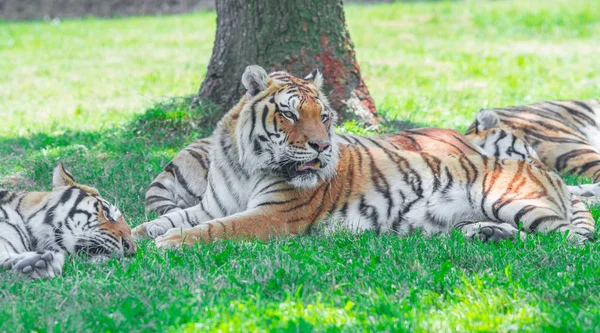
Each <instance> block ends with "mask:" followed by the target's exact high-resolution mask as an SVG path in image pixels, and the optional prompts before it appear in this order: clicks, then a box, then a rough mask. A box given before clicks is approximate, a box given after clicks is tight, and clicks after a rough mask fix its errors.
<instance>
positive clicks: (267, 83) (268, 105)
mask: <svg viewBox="0 0 600 333" xmlns="http://www.w3.org/2000/svg"><path fill="white" fill-rule="evenodd" d="M322 83H323V77H322V75H321V73H319V71H318V70H315V71H313V72H312V73H311V74H310V75H308V76H307V77H305V78H304V79H299V78H296V77H293V76H291V75H290V74H288V73H285V72H274V73H272V74H270V75H268V74H267V72H266V71H265V70H264V69H263V68H261V67H260V66H256V65H253V66H248V67H247V68H246V71H245V72H244V74H243V76H242V84H243V85H244V87H245V88H246V94H245V96H244V97H242V100H241V101H240V104H238V107H240V113H239V121H238V122H237V125H236V126H237V127H236V131H235V132H236V140H237V145H238V147H239V155H240V162H241V164H242V166H243V167H245V168H248V169H249V170H261V171H263V172H267V173H269V174H276V175H280V176H282V177H284V179H285V180H286V181H287V182H288V183H289V184H291V185H293V186H295V187H299V188H309V187H313V186H315V185H316V184H317V183H318V182H319V181H320V180H327V179H330V178H331V177H333V175H334V174H335V168H336V165H337V161H338V147H337V145H336V144H335V143H334V141H333V140H332V135H333V131H334V126H333V125H334V123H335V121H336V117H337V115H336V112H335V111H334V110H332V109H331V107H330V106H329V102H328V100H327V98H326V97H325V95H324V94H323V92H322V91H321V85H322Z"/></svg>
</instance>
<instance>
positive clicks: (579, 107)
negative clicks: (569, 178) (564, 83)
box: [466, 100, 600, 183]
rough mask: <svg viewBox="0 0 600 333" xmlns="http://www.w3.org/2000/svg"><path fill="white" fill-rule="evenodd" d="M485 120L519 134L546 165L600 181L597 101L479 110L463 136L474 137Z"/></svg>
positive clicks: (598, 107) (551, 102) (549, 102)
mask: <svg viewBox="0 0 600 333" xmlns="http://www.w3.org/2000/svg"><path fill="white" fill-rule="evenodd" d="M485 118H487V119H488V124H492V123H494V125H493V126H494V127H500V128H503V129H507V130H511V131H519V132H520V133H521V134H522V138H523V139H524V140H525V141H526V142H528V143H529V144H531V146H532V147H533V149H534V150H535V152H536V153H537V155H538V156H539V158H540V160H541V161H542V162H543V163H544V164H546V165H547V166H549V167H551V168H554V169H556V170H558V171H559V172H561V173H568V174H576V175H582V176H586V177H588V178H591V179H592V180H593V181H594V182H596V183H598V182H600V100H590V101H548V102H541V103H536V104H530V105H522V106H511V107H504V108H497V109H489V110H481V111H480V112H479V114H478V116H477V120H476V121H475V123H473V124H472V125H471V127H470V128H469V130H468V131H467V133H466V136H467V137H470V136H472V135H475V134H477V131H478V128H480V119H485Z"/></svg>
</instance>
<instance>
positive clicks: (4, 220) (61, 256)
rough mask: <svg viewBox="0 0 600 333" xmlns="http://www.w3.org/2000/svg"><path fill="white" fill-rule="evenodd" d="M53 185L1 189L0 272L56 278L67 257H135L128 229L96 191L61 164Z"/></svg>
mask: <svg viewBox="0 0 600 333" xmlns="http://www.w3.org/2000/svg"><path fill="white" fill-rule="evenodd" d="M52 183H53V187H54V188H53V190H52V191H51V192H11V191H7V190H0V267H3V268H8V269H11V270H12V271H14V272H16V273H20V274H23V275H26V276H30V277H32V278H34V279H40V278H53V277H56V276H58V275H60V274H61V273H62V268H63V265H64V262H65V254H67V253H71V254H74V253H82V252H83V253H87V254H88V255H90V256H92V257H94V256H107V255H112V254H117V255H121V254H125V255H134V254H135V243H134V241H133V238H132V237H131V230H130V228H129V226H128V225H127V223H125V220H124V219H123V217H122V216H121V213H120V212H119V210H118V209H117V208H116V207H115V206H113V205H111V204H109V203H108V202H107V201H106V200H104V199H103V198H102V197H101V196H100V194H99V193H98V191H97V190H96V189H94V188H91V187H88V186H85V185H80V184H77V183H76V182H75V180H74V179H73V176H72V175H71V174H70V173H69V172H67V171H66V170H65V169H64V167H63V166H62V164H60V163H59V164H58V165H57V166H56V168H55V169H54V173H53V177H52Z"/></svg>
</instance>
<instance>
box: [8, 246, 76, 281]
mask: <svg viewBox="0 0 600 333" xmlns="http://www.w3.org/2000/svg"><path fill="white" fill-rule="evenodd" d="M64 263H65V255H64V254H63V253H58V252H52V251H39V252H26V253H21V254H18V255H16V256H15V257H14V259H13V260H12V261H11V263H10V265H9V266H10V268H11V269H12V271H13V272H16V273H19V274H23V275H26V276H29V277H31V278H33V279H51V278H54V277H56V276H59V275H61V274H62V268H63V265H64Z"/></svg>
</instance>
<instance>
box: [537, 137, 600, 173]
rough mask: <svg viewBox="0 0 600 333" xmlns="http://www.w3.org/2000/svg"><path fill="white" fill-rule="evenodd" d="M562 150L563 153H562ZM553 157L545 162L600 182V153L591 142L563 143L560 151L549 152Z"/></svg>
mask: <svg viewBox="0 0 600 333" xmlns="http://www.w3.org/2000/svg"><path fill="white" fill-rule="evenodd" d="M561 152H562V153H561ZM547 155H548V156H551V157H552V158H551V159H549V160H548V161H547V160H546V159H544V158H542V160H544V163H546V164H547V165H549V166H553V167H554V168H555V169H556V170H558V171H560V172H562V173H567V174H576V175H581V176H585V177H588V178H591V179H592V180H593V181H594V182H595V183H598V182H600V154H599V153H598V150H597V149H596V148H594V147H592V146H591V145H590V144H589V143H587V142H585V143H581V144H569V145H567V144H563V145H561V146H560V152H554V151H553V152H551V153H549V154H547Z"/></svg>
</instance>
